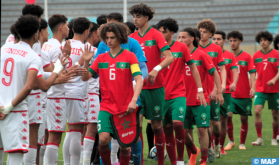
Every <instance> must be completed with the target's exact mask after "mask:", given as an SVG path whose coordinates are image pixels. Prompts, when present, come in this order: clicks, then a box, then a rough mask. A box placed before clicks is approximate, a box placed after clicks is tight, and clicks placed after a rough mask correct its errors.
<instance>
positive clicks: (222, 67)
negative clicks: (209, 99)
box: [219, 65, 227, 93]
mask: <svg viewBox="0 0 279 165" xmlns="http://www.w3.org/2000/svg"><path fill="white" fill-rule="evenodd" d="M219 68H220V73H221V79H222V84H221V86H222V92H223V93H224V92H225V90H226V80H227V72H226V68H225V65H220V66H219Z"/></svg>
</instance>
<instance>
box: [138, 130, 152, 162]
mask: <svg viewBox="0 0 279 165" xmlns="http://www.w3.org/2000/svg"><path fill="white" fill-rule="evenodd" d="M140 140H141V148H142V149H141V165H143V147H144V145H143V136H142V127H140ZM149 152H150V151H149ZM149 152H148V153H149Z"/></svg>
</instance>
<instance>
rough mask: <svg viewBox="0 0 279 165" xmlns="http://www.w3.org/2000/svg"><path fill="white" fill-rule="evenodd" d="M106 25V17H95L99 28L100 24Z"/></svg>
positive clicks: (103, 15)
mask: <svg viewBox="0 0 279 165" xmlns="http://www.w3.org/2000/svg"><path fill="white" fill-rule="evenodd" d="M106 23H107V15H105V14H102V15H100V16H98V17H97V24H98V25H99V26H101V25H102V24H106Z"/></svg>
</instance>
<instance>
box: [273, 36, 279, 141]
mask: <svg viewBox="0 0 279 165" xmlns="http://www.w3.org/2000/svg"><path fill="white" fill-rule="evenodd" d="M273 47H274V49H275V50H278V51H279V34H277V35H276V36H275V37H274V40H273ZM278 118H279V114H278ZM276 139H277V142H278V143H279V126H278V131H277V138H276Z"/></svg>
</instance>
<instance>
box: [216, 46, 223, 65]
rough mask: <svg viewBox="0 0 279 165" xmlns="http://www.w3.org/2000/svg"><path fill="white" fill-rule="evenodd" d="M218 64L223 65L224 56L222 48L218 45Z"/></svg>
mask: <svg viewBox="0 0 279 165" xmlns="http://www.w3.org/2000/svg"><path fill="white" fill-rule="evenodd" d="M217 58H218V59H217V60H218V66H222V65H225V60H224V57H223V50H222V49H221V47H220V46H218V57H217Z"/></svg>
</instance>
